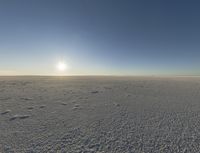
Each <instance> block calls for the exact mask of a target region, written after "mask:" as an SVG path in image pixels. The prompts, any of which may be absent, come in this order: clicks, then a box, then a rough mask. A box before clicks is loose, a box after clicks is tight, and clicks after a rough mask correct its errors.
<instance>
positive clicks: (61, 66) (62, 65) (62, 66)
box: [56, 61, 67, 71]
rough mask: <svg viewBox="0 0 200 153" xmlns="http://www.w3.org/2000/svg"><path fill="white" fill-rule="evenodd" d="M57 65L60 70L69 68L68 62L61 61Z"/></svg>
mask: <svg viewBox="0 0 200 153" xmlns="http://www.w3.org/2000/svg"><path fill="white" fill-rule="evenodd" d="M56 67H57V69H58V70H59V71H65V70H66V69H67V64H66V63H65V62H62V61H60V62H58V63H57V66H56Z"/></svg>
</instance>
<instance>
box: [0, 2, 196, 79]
mask: <svg viewBox="0 0 200 153" xmlns="http://www.w3.org/2000/svg"><path fill="white" fill-rule="evenodd" d="M60 60H64V61H65V62H66V63H67V65H68V66H69V67H70V68H69V69H68V70H67V71H66V72H65V74H67V75H163V74H164V75H172V74H174V75H199V74H200V1H199V0H187V1H186V0H0V75H16V74H20V75H32V74H38V75H57V74H59V72H57V70H56V68H55V65H56V63H57V62H59V61H60Z"/></svg>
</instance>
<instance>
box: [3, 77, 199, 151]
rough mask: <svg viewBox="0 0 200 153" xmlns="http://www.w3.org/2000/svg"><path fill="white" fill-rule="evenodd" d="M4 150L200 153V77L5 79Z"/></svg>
mask: <svg viewBox="0 0 200 153" xmlns="http://www.w3.org/2000/svg"><path fill="white" fill-rule="evenodd" d="M0 152H2V153H47V152H49V153H50V152H52V153H55V152H57V153H65V152H66V153H178V152H180V153H190V152H194V153H198V152H200V78H198V77H174V78H173V77H168V78H164V77H163V78H162V77H0Z"/></svg>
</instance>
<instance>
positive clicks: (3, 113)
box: [1, 109, 11, 115]
mask: <svg viewBox="0 0 200 153" xmlns="http://www.w3.org/2000/svg"><path fill="white" fill-rule="evenodd" d="M10 112H11V110H9V109H7V110H5V111H4V112H2V113H1V115H5V114H8V113H10Z"/></svg>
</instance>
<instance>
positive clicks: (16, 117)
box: [9, 115, 30, 121]
mask: <svg viewBox="0 0 200 153" xmlns="http://www.w3.org/2000/svg"><path fill="white" fill-rule="evenodd" d="M29 117H30V115H14V116H13V117H11V118H10V119H9V120H10V121H13V120H15V119H26V118H29Z"/></svg>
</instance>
